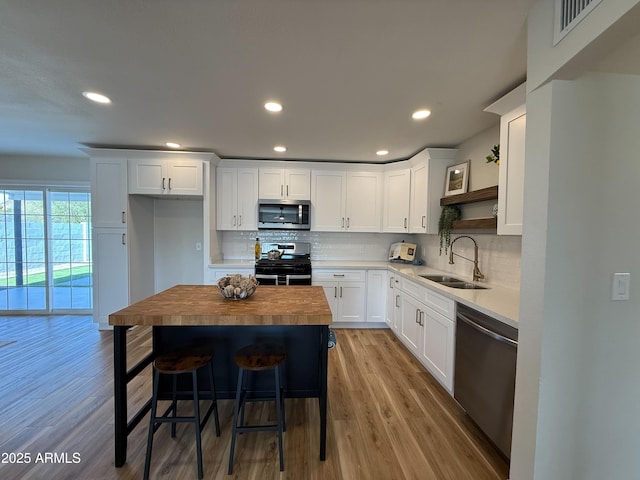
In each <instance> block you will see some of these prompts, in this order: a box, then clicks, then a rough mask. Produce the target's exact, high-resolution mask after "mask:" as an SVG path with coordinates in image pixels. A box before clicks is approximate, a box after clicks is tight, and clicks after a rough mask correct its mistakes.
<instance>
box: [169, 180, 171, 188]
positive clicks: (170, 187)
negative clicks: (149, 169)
mask: <svg viewBox="0 0 640 480" xmlns="http://www.w3.org/2000/svg"><path fill="white" fill-rule="evenodd" d="M169 190H171V177H169Z"/></svg>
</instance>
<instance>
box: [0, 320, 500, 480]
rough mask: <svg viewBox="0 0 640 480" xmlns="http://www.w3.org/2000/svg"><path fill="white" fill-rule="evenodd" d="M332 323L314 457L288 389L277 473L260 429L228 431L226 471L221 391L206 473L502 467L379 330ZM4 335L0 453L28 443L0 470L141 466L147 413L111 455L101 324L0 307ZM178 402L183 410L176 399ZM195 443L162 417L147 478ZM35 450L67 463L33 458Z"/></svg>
mask: <svg viewBox="0 0 640 480" xmlns="http://www.w3.org/2000/svg"><path fill="white" fill-rule="evenodd" d="M336 332H337V340H338V344H337V347H336V348H335V349H333V350H330V351H329V399H328V402H329V407H328V427H327V460H326V461H325V462H321V461H320V460H319V455H318V452H319V447H318V442H319V433H318V429H319V421H318V408H317V401H313V400H293V399H290V400H287V402H286V413H287V431H286V433H285V436H284V437H285V438H284V450H285V452H284V455H285V471H284V472H282V473H281V472H279V470H278V450H277V442H276V436H275V434H274V433H273V432H259V433H251V434H246V435H242V436H239V437H238V441H237V446H236V460H235V467H234V474H233V476H227V473H226V472H227V462H228V455H229V439H230V424H231V418H232V415H233V404H232V402H231V401H229V400H224V401H220V402H219V405H220V423H221V428H222V434H221V436H220V437H216V436H215V433H214V428H213V422H209V423H208V424H207V426H206V427H205V429H204V431H203V456H204V475H205V478H206V479H227V478H237V479H257V480H268V479H285V478H287V479H295V480H306V479H317V480H325V479H330V480H332V479H336V480H338V479H344V480H360V479H365V480H369V479H374V480H377V479H381V480H390V479H420V480H428V479H438V480H440V479H454V480H464V479H473V480H483V479H487V480H489V479H506V478H507V476H508V465H507V464H506V462H505V461H504V460H503V459H502V458H501V457H500V456H499V455H498V454H497V453H496V451H495V450H494V449H493V447H492V446H491V445H489V444H488V443H487V441H486V440H485V439H484V437H483V436H482V434H481V433H480V432H479V431H478V429H477V428H476V427H475V426H474V425H473V424H472V423H471V421H470V420H468V418H466V416H465V414H464V412H462V411H461V410H460V408H459V407H458V406H457V404H456V403H455V402H454V401H453V399H451V397H450V396H449V395H448V394H447V393H446V392H445V391H444V389H442V388H441V387H440V386H439V384H438V383H437V382H436V381H435V380H434V379H433V378H432V377H431V376H430V375H429V374H428V373H427V372H426V370H425V369H424V368H423V367H422V366H420V364H419V363H418V362H417V361H416V360H415V359H414V358H413V357H412V356H411V355H410V354H409V353H408V352H407V351H406V350H405V349H404V347H403V346H402V345H401V344H400V342H399V341H398V340H397V339H396V338H395V337H394V336H393V334H392V333H391V332H390V331H388V330H337V331H336ZM7 340H9V341H10V340H15V343H12V344H9V345H6V346H3V347H0V399H1V405H2V408H1V409H0V455H2V458H0V462H3V461H5V462H6V461H12V460H14V458H12V457H10V456H9V455H8V454H10V453H12V454H17V455H19V454H26V453H28V454H30V455H31V462H30V463H28V464H7V463H0V478H2V479H11V480H13V479H16V480H17V479H47V480H52V479H83V480H84V479H87V480H97V479H139V478H142V470H143V466H144V455H145V447H146V434H147V425H148V420H147V421H143V422H142V423H141V424H140V425H139V426H138V427H137V428H136V429H135V430H134V431H133V432H132V434H131V435H130V436H129V448H128V456H127V464H126V465H125V466H124V467H122V468H115V467H114V466H113V398H112V396H113V382H112V378H113V371H112V354H113V352H112V349H113V347H112V334H111V332H99V331H97V330H96V327H95V325H94V324H93V323H92V322H91V319H90V318H89V317H71V316H60V317H0V345H1V344H2V342H3V341H7ZM149 345H150V337H149V330H147V329H145V328H136V329H134V331H133V332H132V333H130V334H129V351H130V352H133V355H131V357H135V356H138V357H141V356H143V355H144V353H145V352H146V351H148V349H149ZM130 360H131V363H132V364H133V363H134V360H135V359H134V358H130ZM150 379H151V376H150V372H144V373H143V375H142V376H141V377H139V380H138V379H136V381H135V382H134V383H133V384H130V385H129V388H130V402H129V410H130V412H134V411H135V410H134V409H135V408H136V407H137V406H139V405H141V404H143V403H144V401H146V400H147V399H148V398H149V397H150V395H151V382H150ZM181 405H182V404H181ZM185 405H187V404H185ZM204 406H205V402H203V407H204ZM181 408H184V412H187V413H188V406H184V407H181ZM181 412H182V410H181ZM247 415H248V420H252V421H258V420H260V419H261V418H262V419H266V418H268V417H273V416H274V411H273V408H272V407H271V406H265V407H262V406H260V404H255V405H250V406H248V407H247ZM194 446H195V439H194V435H193V430H192V427H191V426H190V425H178V432H177V437H176V438H175V439H172V438H171V437H170V435H169V427H168V426H163V427H162V428H161V429H160V430H158V432H157V433H156V436H155V440H154V452H153V453H154V455H153V458H152V463H151V478H165V479H178V478H179V479H186V478H194V479H195V478H197V473H196V462H195V449H194ZM47 453H48V454H57V455H58V457H57V461H58V462H59V461H60V460H66V462H67V463H51V461H49V463H43V462H42V460H43V457H44V455H45V454H47ZM38 454H41V457H40V458H38ZM74 454H76V456H75V457H74V456H73V455H74ZM65 455H66V457H65ZM37 460H40V461H39V462H38V463H36V461H37ZM74 461H75V462H77V463H74Z"/></svg>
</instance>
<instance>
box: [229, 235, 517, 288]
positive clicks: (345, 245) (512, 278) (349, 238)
mask: <svg viewBox="0 0 640 480" xmlns="http://www.w3.org/2000/svg"><path fill="white" fill-rule="evenodd" d="M465 235H466V234H465ZM456 236H457V235H455V234H454V235H452V239H453V238H455V237H456ZM470 236H472V237H473V238H474V239H475V240H476V241H477V242H478V248H479V267H480V270H481V271H482V273H484V275H485V280H486V281H487V282H490V283H494V284H496V285H500V286H504V287H507V288H514V289H519V288H520V249H521V244H522V241H521V237H519V236H510V235H507V236H502V235H500V236H499V235H494V234H475V233H474V234H471V235H470ZM256 237H258V238H260V242H261V243H275V242H308V243H310V244H311V260H312V261H313V260H318V261H320V260H345V261H378V262H379V261H385V260H386V259H387V255H388V252H389V245H391V244H392V243H393V242H400V241H402V240H404V241H406V242H411V243H416V244H418V255H419V256H420V258H422V259H424V260H425V264H426V265H428V266H429V267H433V268H436V269H438V270H443V271H446V272H451V273H455V274H456V275H460V276H463V277H465V278H471V272H472V270H473V265H472V263H471V262H470V261H467V260H464V259H462V258H460V257H455V263H454V264H453V265H449V256H448V255H445V254H444V252H443V253H442V255H439V254H438V250H439V237H438V236H437V235H422V234H398V233H343V232H336V233H330V232H308V231H304V232H300V231H279V230H263V231H259V232H256V231H253V232H251V231H249V232H227V231H225V232H222V239H221V248H222V252H223V258H224V259H225V260H251V259H253V247H254V245H255V241H256ZM455 252H456V253H457V254H459V255H462V256H464V257H467V258H471V259H472V258H473V242H471V241H470V240H464V239H462V240H459V241H458V242H456V244H455Z"/></svg>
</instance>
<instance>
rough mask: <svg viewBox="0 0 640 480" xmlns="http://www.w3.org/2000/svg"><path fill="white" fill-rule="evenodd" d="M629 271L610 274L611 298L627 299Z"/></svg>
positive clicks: (629, 279)
mask: <svg viewBox="0 0 640 480" xmlns="http://www.w3.org/2000/svg"><path fill="white" fill-rule="evenodd" d="M630 286H631V274H630V273H614V274H613V275H612V276H611V300H629V288H630Z"/></svg>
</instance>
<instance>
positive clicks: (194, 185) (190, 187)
mask: <svg viewBox="0 0 640 480" xmlns="http://www.w3.org/2000/svg"><path fill="white" fill-rule="evenodd" d="M202 168H203V166H202V162H201V161H189V160H170V161H169V162H168V168H167V178H168V180H167V189H166V190H165V193H169V194H171V195H202Z"/></svg>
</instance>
